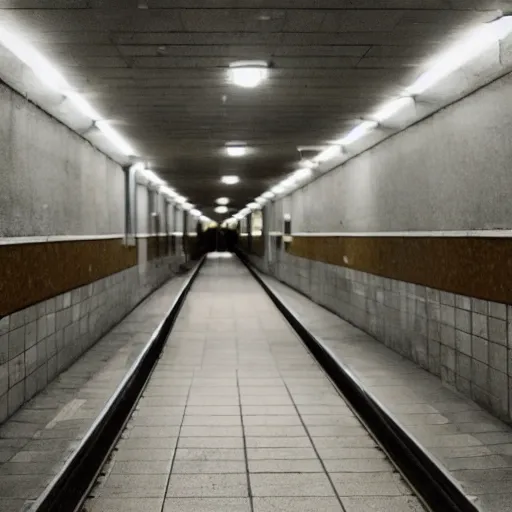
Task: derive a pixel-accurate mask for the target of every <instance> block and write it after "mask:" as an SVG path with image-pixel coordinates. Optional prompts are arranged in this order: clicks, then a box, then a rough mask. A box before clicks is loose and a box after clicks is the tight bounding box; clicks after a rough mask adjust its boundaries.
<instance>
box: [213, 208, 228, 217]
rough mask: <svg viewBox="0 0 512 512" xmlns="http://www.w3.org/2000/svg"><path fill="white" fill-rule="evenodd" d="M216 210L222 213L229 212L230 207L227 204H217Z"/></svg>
mask: <svg viewBox="0 0 512 512" xmlns="http://www.w3.org/2000/svg"><path fill="white" fill-rule="evenodd" d="M214 211H215V213H220V214H221V215H222V214H224V213H228V207H227V206H217V207H216V208H215V210H214Z"/></svg>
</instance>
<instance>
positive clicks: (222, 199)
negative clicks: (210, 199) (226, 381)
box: [215, 197, 229, 206]
mask: <svg viewBox="0 0 512 512" xmlns="http://www.w3.org/2000/svg"><path fill="white" fill-rule="evenodd" d="M215 202H216V203H217V204H220V205H221V206H226V205H227V204H229V199H228V198H227V197H219V198H217V199H215Z"/></svg>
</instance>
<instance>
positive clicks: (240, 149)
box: [226, 142, 247, 157]
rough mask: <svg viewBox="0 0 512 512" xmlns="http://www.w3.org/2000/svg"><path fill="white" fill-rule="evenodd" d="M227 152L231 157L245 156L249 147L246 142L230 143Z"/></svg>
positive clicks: (227, 145)
mask: <svg viewBox="0 0 512 512" xmlns="http://www.w3.org/2000/svg"><path fill="white" fill-rule="evenodd" d="M226 151H227V153H228V155H229V156H235V157H236V156H244V155H245V154H246V153H247V145H246V144H245V142H228V143H227V144H226Z"/></svg>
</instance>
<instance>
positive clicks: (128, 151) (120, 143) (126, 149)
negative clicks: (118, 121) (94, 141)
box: [95, 121, 135, 155]
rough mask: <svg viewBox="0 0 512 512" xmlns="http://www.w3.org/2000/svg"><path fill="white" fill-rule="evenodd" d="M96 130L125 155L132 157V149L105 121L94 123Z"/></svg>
mask: <svg viewBox="0 0 512 512" xmlns="http://www.w3.org/2000/svg"><path fill="white" fill-rule="evenodd" d="M95 124H96V126H97V127H98V129H99V130H100V131H101V132H102V133H103V135H105V137H107V139H109V140H110V142H112V143H113V144H114V145H115V146H116V147H117V148H118V149H119V151H121V152H122V153H124V154H125V155H134V154H135V152H134V151H133V148H132V147H131V146H130V145H129V144H128V143H127V142H126V141H125V140H124V139H123V138H122V137H121V135H119V133H117V131H116V130H114V128H112V126H110V124H108V122H107V121H96V123H95Z"/></svg>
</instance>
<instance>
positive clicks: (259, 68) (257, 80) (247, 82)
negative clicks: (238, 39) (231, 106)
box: [229, 60, 268, 89]
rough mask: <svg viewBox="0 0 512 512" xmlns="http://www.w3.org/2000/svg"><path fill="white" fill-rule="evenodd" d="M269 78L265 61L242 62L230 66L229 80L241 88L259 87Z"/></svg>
mask: <svg viewBox="0 0 512 512" xmlns="http://www.w3.org/2000/svg"><path fill="white" fill-rule="evenodd" d="M267 76H268V64H267V63H266V62H265V61H264V60H240V61H237V62H232V63H231V64H230V65H229V78H230V80H231V82H232V83H233V84H235V85H238V86H239V87H245V88H248V89H252V88H254V87H258V85H260V84H261V82H263V80H265V79H266V78H267Z"/></svg>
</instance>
